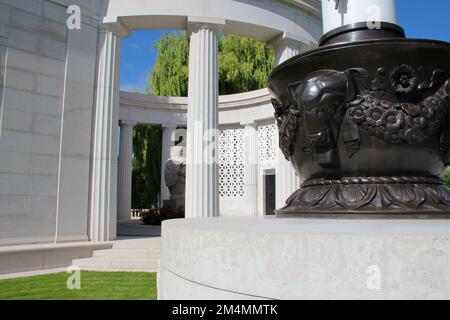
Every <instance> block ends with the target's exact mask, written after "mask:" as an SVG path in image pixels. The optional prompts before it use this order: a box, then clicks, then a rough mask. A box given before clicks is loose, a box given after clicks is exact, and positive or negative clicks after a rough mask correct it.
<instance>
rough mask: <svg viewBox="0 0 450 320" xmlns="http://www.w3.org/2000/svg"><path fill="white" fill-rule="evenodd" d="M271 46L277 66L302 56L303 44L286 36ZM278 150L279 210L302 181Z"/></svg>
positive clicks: (277, 196)
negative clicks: (301, 48) (299, 55)
mask: <svg viewBox="0 0 450 320" xmlns="http://www.w3.org/2000/svg"><path fill="white" fill-rule="evenodd" d="M269 45H270V46H271V47H272V48H273V49H274V51H275V59H276V60H275V62H276V64H277V65H278V64H281V63H283V62H284V61H286V60H288V59H289V58H292V57H294V56H296V55H298V54H300V47H301V43H300V42H299V41H297V40H295V39H292V38H289V36H287V35H286V34H283V35H282V36H280V37H278V38H276V39H274V40H273V41H272V42H271V43H270V44H269ZM277 149H278V150H277V168H276V180H275V181H276V182H275V190H276V196H275V197H276V198H275V202H276V207H277V209H278V208H281V207H283V206H284V204H285V202H286V200H287V199H288V198H289V196H290V195H291V194H292V193H294V191H296V190H297V189H298V188H300V180H299V178H298V177H297V175H296V173H295V170H294V168H293V167H292V165H291V163H290V162H289V161H287V160H286V159H285V157H284V155H283V153H282V152H281V150H280V148H277Z"/></svg>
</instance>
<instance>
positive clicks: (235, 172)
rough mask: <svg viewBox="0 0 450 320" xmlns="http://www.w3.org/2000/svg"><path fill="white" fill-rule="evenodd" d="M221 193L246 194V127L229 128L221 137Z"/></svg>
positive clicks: (224, 194) (228, 196)
mask: <svg viewBox="0 0 450 320" xmlns="http://www.w3.org/2000/svg"><path fill="white" fill-rule="evenodd" d="M219 194H220V196H221V197H227V198H237V197H243V196H244V129H227V130H224V131H222V132H221V133H220V137H219Z"/></svg>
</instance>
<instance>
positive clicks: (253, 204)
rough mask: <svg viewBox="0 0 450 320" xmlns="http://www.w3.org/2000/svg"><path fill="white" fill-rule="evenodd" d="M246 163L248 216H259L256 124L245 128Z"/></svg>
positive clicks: (245, 179)
mask: <svg viewBox="0 0 450 320" xmlns="http://www.w3.org/2000/svg"><path fill="white" fill-rule="evenodd" d="M244 139H245V140H244V143H245V148H244V150H245V163H244V186H245V197H246V200H247V203H248V214H249V215H254V216H256V215H258V149H257V148H258V143H257V127H256V124H246V125H245V127H244Z"/></svg>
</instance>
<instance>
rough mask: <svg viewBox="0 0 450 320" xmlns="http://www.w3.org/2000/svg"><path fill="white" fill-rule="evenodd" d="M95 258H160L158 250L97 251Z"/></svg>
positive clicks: (115, 249)
mask: <svg viewBox="0 0 450 320" xmlns="http://www.w3.org/2000/svg"><path fill="white" fill-rule="evenodd" d="M93 257H94V258H96V257H99V258H130V259H134V258H137V259H149V258H153V257H155V258H156V257H159V250H158V249H151V250H146V249H117V248H114V249H108V250H95V251H94V254H93Z"/></svg>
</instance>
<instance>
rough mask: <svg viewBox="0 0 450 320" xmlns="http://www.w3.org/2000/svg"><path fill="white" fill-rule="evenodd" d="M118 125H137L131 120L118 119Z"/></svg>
mask: <svg viewBox="0 0 450 320" xmlns="http://www.w3.org/2000/svg"><path fill="white" fill-rule="evenodd" d="M119 124H120V126H121V127H122V126H132V127H134V126H135V125H137V122H136V121H132V120H120V121H119Z"/></svg>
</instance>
